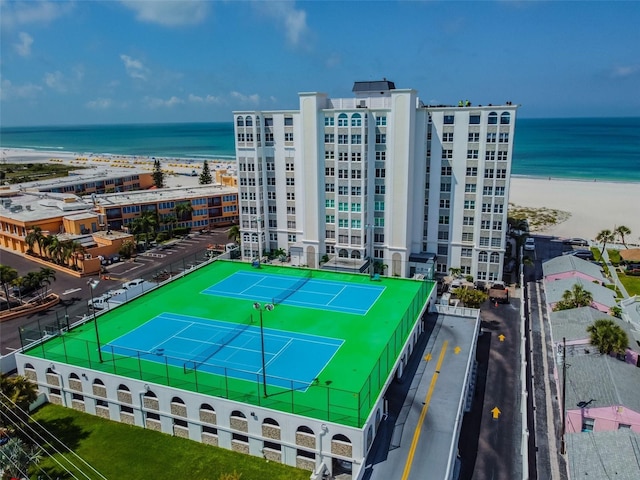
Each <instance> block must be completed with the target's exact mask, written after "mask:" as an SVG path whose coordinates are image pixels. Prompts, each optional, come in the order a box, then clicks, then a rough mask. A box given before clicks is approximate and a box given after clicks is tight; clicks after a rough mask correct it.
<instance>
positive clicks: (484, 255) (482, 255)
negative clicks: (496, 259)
mask: <svg viewBox="0 0 640 480" xmlns="http://www.w3.org/2000/svg"><path fill="white" fill-rule="evenodd" d="M487 260H489V254H487V252H485V251H484V250H483V251H481V252H479V253H478V261H479V262H486V261H487Z"/></svg>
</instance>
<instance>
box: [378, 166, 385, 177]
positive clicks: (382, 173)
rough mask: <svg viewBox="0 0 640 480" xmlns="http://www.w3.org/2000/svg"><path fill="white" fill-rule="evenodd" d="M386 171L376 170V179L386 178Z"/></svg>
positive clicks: (382, 169)
mask: <svg viewBox="0 0 640 480" xmlns="http://www.w3.org/2000/svg"><path fill="white" fill-rule="evenodd" d="M385 175H386V171H385V169H384V168H376V178H384V177H385Z"/></svg>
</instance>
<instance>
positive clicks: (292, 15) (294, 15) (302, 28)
mask: <svg viewBox="0 0 640 480" xmlns="http://www.w3.org/2000/svg"><path fill="white" fill-rule="evenodd" d="M254 5H255V6H256V7H257V8H258V10H260V12H262V13H263V14H265V15H268V16H270V17H272V18H274V19H276V20H277V21H278V22H280V23H281V25H282V26H283V27H284V29H285V31H286V34H287V40H288V41H289V43H291V44H292V45H294V46H297V45H300V44H301V42H302V39H303V37H304V36H306V35H307V34H308V32H309V27H308V26H307V12H305V11H304V10H299V9H296V7H295V4H294V2H279V1H268V2H255V3H254Z"/></svg>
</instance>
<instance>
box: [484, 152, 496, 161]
mask: <svg viewBox="0 0 640 480" xmlns="http://www.w3.org/2000/svg"><path fill="white" fill-rule="evenodd" d="M484 159H485V160H486V161H487V162H492V161H494V160H495V159H496V152H495V150H487V151H486V152H485V154H484Z"/></svg>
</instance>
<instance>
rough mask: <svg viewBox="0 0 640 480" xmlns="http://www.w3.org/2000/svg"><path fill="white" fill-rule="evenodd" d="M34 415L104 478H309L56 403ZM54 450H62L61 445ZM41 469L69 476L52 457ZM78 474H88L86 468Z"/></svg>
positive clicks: (297, 471)
mask: <svg viewBox="0 0 640 480" xmlns="http://www.w3.org/2000/svg"><path fill="white" fill-rule="evenodd" d="M33 417H34V418H35V419H36V420H37V421H38V422H39V423H40V424H41V425H43V426H44V427H45V428H46V429H47V430H49V431H50V432H51V433H52V434H53V435H54V436H55V437H57V438H58V439H60V440H61V441H62V442H63V443H64V444H65V445H67V446H68V447H69V448H71V449H72V450H73V451H74V452H75V453H76V454H77V455H79V456H80V457H82V458H83V459H84V460H85V461H87V462H88V463H89V464H90V465H91V466H93V467H94V468H95V469H96V470H98V471H99V472H100V473H101V474H102V475H104V476H105V477H106V478H108V479H127V480H136V479H140V480H149V479H174V478H175V479H179V478H185V479H187V478H188V479H189V480H218V479H219V478H220V477H221V475H224V474H230V473H233V472H234V470H235V471H236V472H237V473H239V474H241V476H240V478H241V480H263V479H265V478H269V479H271V480H297V479H300V480H303V479H304V480H307V479H308V478H309V472H308V471H306V470H300V469H297V468H293V467H289V466H286V465H282V464H279V463H273V462H267V461H265V460H264V459H262V458H257V457H251V456H249V455H244V454H241V453H236V452H232V451H230V450H225V449H222V448H217V447H212V446H208V445H204V444H201V443H198V442H194V441H191V440H186V439H182V438H178V437H172V436H169V435H166V434H163V433H159V432H154V431H152V430H146V429H143V428H140V427H134V426H130V425H124V424H122V423H117V422H112V421H109V420H105V419H102V418H99V417H96V416H93V415H88V414H85V413H81V412H77V411H75V410H72V409H70V408H64V407H60V406H57V405H46V406H44V407H42V408H40V409H39V410H38V411H37V412H36V413H35V414H34V415H33ZM56 448H57V449H58V450H60V449H61V447H60V446H59V445H56ZM55 458H56V460H58V461H59V462H60V463H63V464H66V465H68V464H67V462H66V461H65V459H68V460H71V461H73V462H74V463H75V464H79V463H80V462H79V461H78V459H77V458H75V457H73V456H72V455H70V454H67V455H65V456H64V458H61V457H60V456H59V455H56V457H55ZM40 466H41V467H42V468H43V469H44V470H45V471H46V472H47V474H48V475H49V478H58V477H59V478H60V479H63V478H72V477H71V476H68V475H67V474H65V473H63V472H64V470H62V468H61V467H60V466H59V465H58V464H57V463H56V462H55V461H54V460H53V459H51V458H43V460H42V462H41V463H40ZM69 469H70V470H71V471H72V472H74V473H75V474H76V476H77V477H79V478H85V477H83V476H81V475H78V471H77V470H74V469H73V468H71V467H70V466H69ZM36 470H37V469H34V470H33V472H32V473H33V474H34V475H33V476H32V478H37V471H36ZM82 471H83V472H86V473H87V474H90V473H91V472H89V469H88V467H86V466H85V467H83V469H82ZM40 473H41V474H42V472H40ZM44 477H46V475H44ZM90 477H91V478H99V477H98V476H96V475H95V474H90Z"/></svg>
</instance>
